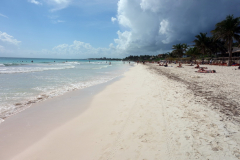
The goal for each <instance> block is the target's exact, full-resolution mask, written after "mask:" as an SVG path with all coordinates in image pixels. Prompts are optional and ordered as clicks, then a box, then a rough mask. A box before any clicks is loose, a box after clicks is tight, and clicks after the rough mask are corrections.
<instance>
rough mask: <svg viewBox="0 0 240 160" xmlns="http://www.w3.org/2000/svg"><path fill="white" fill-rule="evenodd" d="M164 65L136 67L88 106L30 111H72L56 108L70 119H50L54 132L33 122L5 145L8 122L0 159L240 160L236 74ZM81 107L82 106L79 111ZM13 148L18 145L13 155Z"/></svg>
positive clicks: (66, 100)
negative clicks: (201, 71)
mask: <svg viewBox="0 0 240 160" xmlns="http://www.w3.org/2000/svg"><path fill="white" fill-rule="evenodd" d="M170 66H173V67H162V66H157V64H147V65H142V64H139V65H135V67H133V68H131V69H130V70H129V71H128V72H126V73H125V74H124V77H123V78H121V79H120V80H117V81H115V82H113V83H111V84H110V85H107V86H106V87H105V88H104V89H102V90H101V91H99V93H97V94H96V95H94V96H93V98H92V99H89V102H81V99H80V98H79V97H81V96H83V95H80V92H72V93H69V94H66V95H63V96H61V97H56V98H53V99H50V100H46V101H44V102H42V103H39V104H36V105H38V107H36V108H39V106H40V108H42V110H48V109H51V108H52V107H53V106H52V105H57V104H58V105H59V106H62V108H64V107H68V106H70V105H71V106H75V107H74V109H73V110H72V112H71V111H70V112H66V110H65V109H62V110H61V111H62V112H59V113H58V114H59V115H64V114H65V113H66V114H67V115H68V118H64V119H62V120H58V119H56V123H53V124H52V125H54V126H52V125H50V126H49V127H47V128H46V125H48V124H47V122H46V120H44V121H45V122H44V124H46V125H44V124H42V123H41V125H38V123H39V121H41V119H38V118H36V119H35V122H34V121H32V122H31V124H32V126H33V127H29V128H25V129H22V128H18V129H17V130H18V131H19V133H20V132H24V135H21V134H20V135H21V136H19V139H18V138H16V136H17V135H15V138H16V139H15V142H11V143H9V144H7V142H8V141H4V139H5V140H6V137H7V138H11V134H13V133H9V132H8V131H9V130H11V127H14V125H15V126H17V124H18V123H20V122H18V121H16V120H15V122H12V123H15V124H14V125H13V126H11V127H9V128H10V129H9V128H6V129H5V130H3V129H2V130H1V127H2V126H1V125H3V124H4V123H7V121H8V119H7V120H6V122H3V123H2V124H1V125H0V132H1V133H3V134H0V142H5V143H1V144H0V159H1V160H5V159H6V160H7V159H14V160H130V159H131V160H140V159H141V160H143V159H144V160H153V159H156V160H158V159H159V160H169V159H181V160H187V159H190V160H191V159H201V160H204V159H210V160H215V159H216V160H220V159H221V160H225V159H226V160H235V159H240V117H239V115H240V108H239V104H240V99H239V95H240V94H239V93H240V91H239V88H240V84H239V79H240V70H234V69H235V68H236V67H220V66H207V67H208V68H209V69H215V70H216V71H217V73H206V74H205V73H196V72H195V71H196V69H193V67H192V66H185V65H183V67H184V68H176V65H175V64H173V65H172V64H170ZM83 104H84V105H85V106H86V107H84V109H79V110H78V109H77V108H78V106H81V105H83ZM41 106H45V108H44V107H41ZM46 106H49V107H46ZM28 110H29V109H27V110H25V111H23V112H22V113H24V112H28ZM31 110H32V113H33V115H34V114H35V116H37V114H39V113H43V112H36V111H35V112H34V106H32V107H31ZM49 115H50V113H49ZM13 117H14V116H13ZM58 117H62V116H56V117H54V116H52V117H51V116H48V117H47V119H51V118H52V119H54V118H58ZM63 117H64V116H63ZM10 118H11V117H10ZM10 118H9V119H10ZM24 118H25V119H27V117H24ZM13 121H14V120H13ZM24 123H26V124H27V123H29V122H27V120H26V122H24ZM23 125H24V124H23ZM25 126H26V125H25ZM42 128H43V130H41V129H42ZM21 130H22V131H21ZM23 130H24V131H23ZM37 135H39V136H37ZM34 136H37V137H35V138H34ZM22 137H23V138H22ZM24 138H25V139H24ZM25 141H26V142H27V145H26V144H25V145H24V142H25ZM14 143H15V144H19V143H23V144H22V145H17V146H18V147H15V148H14Z"/></svg>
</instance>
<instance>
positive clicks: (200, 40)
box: [193, 32, 209, 55]
mask: <svg viewBox="0 0 240 160" xmlns="http://www.w3.org/2000/svg"><path fill="white" fill-rule="evenodd" d="M195 37H196V38H197V39H195V40H194V41H193V42H194V43H195V45H194V46H195V47H197V48H198V49H199V51H201V52H202V54H203V55H205V54H206V50H207V49H208V48H209V37H207V33H202V32H201V33H200V34H199V35H196V36H195Z"/></svg>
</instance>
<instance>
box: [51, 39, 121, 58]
mask: <svg viewBox="0 0 240 160" xmlns="http://www.w3.org/2000/svg"><path fill="white" fill-rule="evenodd" d="M52 52H53V53H54V54H58V55H59V54H61V55H69V56H71V57H81V58H91V57H102V56H107V57H109V56H111V55H114V56H119V55H118V52H116V51H115V47H114V45H113V44H110V45H109V48H94V47H93V46H91V45H90V44H89V43H85V42H81V41H76V40H75V41H74V42H73V44H70V45H69V44H61V45H58V46H56V47H54V48H53V49H52Z"/></svg>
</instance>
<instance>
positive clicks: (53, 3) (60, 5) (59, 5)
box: [45, 0, 72, 12]
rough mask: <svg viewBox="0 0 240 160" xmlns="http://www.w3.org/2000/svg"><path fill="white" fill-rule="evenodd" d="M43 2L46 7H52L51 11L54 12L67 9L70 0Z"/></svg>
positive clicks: (46, 0) (48, 0)
mask: <svg viewBox="0 0 240 160" xmlns="http://www.w3.org/2000/svg"><path fill="white" fill-rule="evenodd" d="M45 2H46V3H47V4H48V5H50V6H53V8H52V9H51V11H52V12H54V11H57V10H61V9H64V8H66V7H68V6H69V5H70V4H71V2H72V0H45Z"/></svg>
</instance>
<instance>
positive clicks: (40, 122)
mask: <svg viewBox="0 0 240 160" xmlns="http://www.w3.org/2000/svg"><path fill="white" fill-rule="evenodd" d="M121 78H123V75H119V76H118V77H116V78H114V79H112V80H110V81H107V82H105V83H100V84H97V85H93V86H90V87H86V88H83V89H79V90H73V91H69V92H66V93H65V94H63V95H60V96H55V97H52V98H48V99H46V100H43V101H40V102H37V103H33V104H32V105H31V106H30V107H28V108H25V109H24V110H22V111H20V112H17V113H16V114H13V115H11V116H9V117H7V118H6V119H5V121H3V122H1V123H0V135H1V136H0V150H1V151H4V150H7V151H8V152H10V154H9V153H7V152H5V153H4V154H3V152H0V159H9V158H10V157H11V156H13V155H14V154H17V153H18V152H21V151H23V150H24V148H27V147H29V146H31V145H32V144H34V143H36V142H37V141H39V140H40V139H42V138H44V136H46V135H47V134H48V133H49V132H51V131H52V130H54V129H55V128H58V127H60V126H61V125H63V124H65V123H67V122H68V121H70V120H71V119H74V117H77V116H79V115H80V114H82V113H83V112H84V111H85V110H87V109H88V107H89V103H90V102H91V100H92V98H93V97H94V95H95V94H98V93H99V92H101V91H102V90H104V88H106V87H107V86H108V85H111V84H112V83H114V82H115V81H118V80H120V79H121ZM72 102H75V104H74V105H69V106H70V107H68V103H69V104H71V103H72ZM77 102H80V104H79V105H78V104H77ZM78 106H80V107H78ZM56 115H57V116H56ZM36 131H37V134H34V132H36ZM33 134H34V135H33ZM28 137H31V138H30V139H28ZM16 142H18V143H16ZM5 154H6V155H5ZM5 156H6V157H5Z"/></svg>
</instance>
